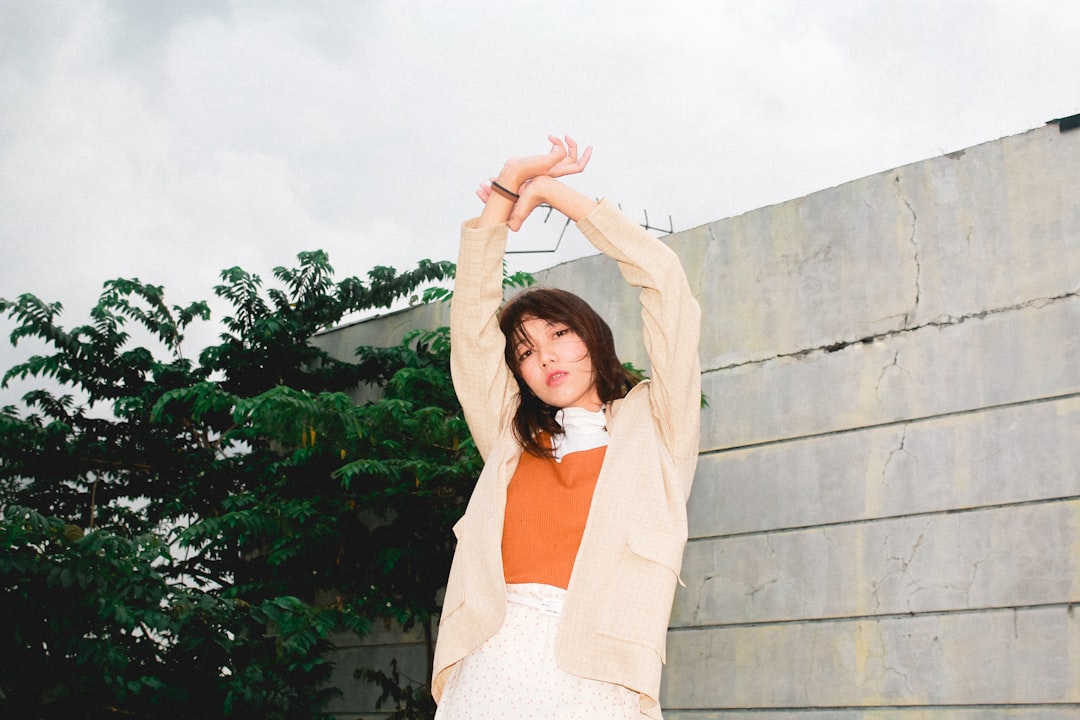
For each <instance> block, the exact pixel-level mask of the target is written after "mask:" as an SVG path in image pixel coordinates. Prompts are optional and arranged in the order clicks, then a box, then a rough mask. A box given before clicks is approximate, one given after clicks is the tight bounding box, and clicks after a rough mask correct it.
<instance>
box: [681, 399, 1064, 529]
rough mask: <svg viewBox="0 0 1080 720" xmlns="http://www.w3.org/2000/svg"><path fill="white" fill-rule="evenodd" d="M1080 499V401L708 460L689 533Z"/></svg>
mask: <svg viewBox="0 0 1080 720" xmlns="http://www.w3.org/2000/svg"><path fill="white" fill-rule="evenodd" d="M1076 495H1080V397H1075V396H1074V397H1070V398H1066V399H1063V400H1054V401H1045V402H1037V403H1031V404H1020V405H1010V406H1004V407H999V408H995V409H990V410H983V411H978V412H973V413H964V414H959V415H951V416H947V417H937V418H932V419H929V420H924V421H919V422H911V423H903V424H899V425H892V426H886V427H878V428H871V429H865V430H856V431H852V432H845V433H837V434H831V435H825V436H819V437H812V438H805V439H801V440H793V441H788V442H782V443H775V444H769V445H762V446H757V447H750V448H744V449H741V450H731V451H726V452H720V453H715V454H709V455H705V456H703V457H702V458H701V459H700V460H699V461H698V469H697V477H696V479H695V481H694V489H693V492H692V493H691V495H690V502H689V504H688V513H689V521H690V536H691V537H692V538H694V537H707V536H714V535H732V534H738V533H749V532H760V531H763V530H775V529H784V528H800V527H808V526H814V525H822V524H831V523H841V522H850V521H857V520H866V519H869V518H874V517H888V516H896V515H911V514H915V513H927V512H937V511H942V510H956V509H963V508H972V507H979V506H984V505H1000V504H1008V503H1018V502H1026V501H1033V500H1045V499H1048V498H1060V497H1069V496H1076Z"/></svg>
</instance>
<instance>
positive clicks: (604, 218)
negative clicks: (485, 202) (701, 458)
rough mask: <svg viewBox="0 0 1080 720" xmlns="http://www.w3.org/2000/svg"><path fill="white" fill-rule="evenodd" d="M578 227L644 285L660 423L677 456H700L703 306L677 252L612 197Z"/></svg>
mask: <svg viewBox="0 0 1080 720" xmlns="http://www.w3.org/2000/svg"><path fill="white" fill-rule="evenodd" d="M578 228H579V229H580V230H581V232H582V233H583V234H584V235H585V237H586V238H587V239H588V240H589V242H591V243H592V244H593V245H594V246H596V248H597V249H598V250H600V251H601V252H602V253H604V254H605V255H608V256H609V257H611V258H613V259H614V260H615V261H616V262H617V263H618V266H619V270H620V272H621V273H622V275H623V278H624V279H625V280H626V281H627V282H628V283H629V284H630V285H633V286H635V287H640V288H641V319H642V332H643V339H644V342H645V350H646V352H647V353H648V354H649V361H650V363H651V364H652V373H651V385H652V387H651V388H650V391H649V397H650V401H651V403H652V412H653V416H654V418H655V421H656V424H657V429H658V432H659V434H660V438H661V441H662V443H663V444H664V446H665V447H666V449H667V451H668V452H669V453H670V454H671V455H672V457H674V458H675V459H676V460H677V461H689V460H696V458H697V454H698V434H699V428H700V416H701V363H700V360H699V357H698V341H699V338H700V334H701V308H700V306H699V305H698V302H697V300H695V299H694V297H693V294H692V293H691V291H690V286H689V284H688V283H687V281H686V273H685V272H684V271H683V268H682V264H681V263H680V262H679V258H678V256H677V255H675V252H674V251H673V250H672V249H671V248H669V247H668V246H667V245H665V244H664V243H663V242H661V241H660V240H658V239H657V238H655V237H653V236H652V235H649V234H648V233H647V232H645V230H644V229H643V228H642V227H641V226H640V225H638V224H637V223H635V222H634V221H632V220H630V219H629V218H627V217H626V216H625V215H623V214H622V213H621V212H620V211H619V210H618V208H617V207H616V206H615V205H614V204H613V203H611V202H610V201H608V200H603V201H601V202H600V203H599V205H598V206H597V208H596V209H595V210H594V211H592V212H591V213H589V215H588V216H586V217H584V218H582V219H581V220H580V221H579V222H578ZM692 479H693V478H692V475H691V476H690V477H689V478H688V479H687V480H686V483H687V486H686V487H685V488H684V490H685V491H686V493H687V494H689V491H690V488H689V482H691V481H692Z"/></svg>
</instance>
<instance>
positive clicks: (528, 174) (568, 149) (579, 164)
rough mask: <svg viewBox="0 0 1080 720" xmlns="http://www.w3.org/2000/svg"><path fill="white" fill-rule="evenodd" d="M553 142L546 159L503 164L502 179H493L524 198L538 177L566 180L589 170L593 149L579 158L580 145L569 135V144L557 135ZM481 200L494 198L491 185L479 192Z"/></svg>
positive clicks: (530, 158)
mask: <svg viewBox="0 0 1080 720" xmlns="http://www.w3.org/2000/svg"><path fill="white" fill-rule="evenodd" d="M548 140H550V141H551V150H549V151H548V152H547V153H546V154H544V155H528V156H525V157H519V158H511V159H509V160H507V161H506V163H504V164H503V168H502V170H501V171H500V172H499V175H498V177H495V178H492V179H491V180H492V182H497V183H499V184H500V185H502V186H503V187H504V188H506V189H507V190H509V191H510V192H513V193H517V194H519V195H520V194H521V191H522V189H523V187H524V186H525V184H526V183H528V182H529V181H530V180H532V179H533V178H535V177H539V176H541V175H547V176H548V177H553V178H555V177H563V176H564V175H575V174H577V173H579V172H581V171H583V170H584V169H585V166H586V165H588V164H589V158H591V157H592V146H591V145H590V146H588V147H586V148H585V150H584V151H583V152H581V154H580V155H579V154H578V144H577V142H575V141H574V139H573V138H572V137H570V136H569V135H567V136H566V141H565V143H564V142H563V140H562V139H561V138H558V137H556V136H555V135H548ZM476 194H477V196H479V198H480V199H481V200H483V201H484V202H487V201H488V198H489V197H491V185H489V184H486V183H485V184H482V185H481V186H480V188H479V189H478V190H477V191H476Z"/></svg>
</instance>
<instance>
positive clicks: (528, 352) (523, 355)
mask: <svg viewBox="0 0 1080 720" xmlns="http://www.w3.org/2000/svg"><path fill="white" fill-rule="evenodd" d="M532 352H533V351H532V350H522V351H521V352H520V353H518V362H521V361H522V360H528V358H529V356H530V355H532Z"/></svg>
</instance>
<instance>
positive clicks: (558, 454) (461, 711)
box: [432, 137, 701, 720]
mask: <svg viewBox="0 0 1080 720" xmlns="http://www.w3.org/2000/svg"><path fill="white" fill-rule="evenodd" d="M549 139H550V140H551V142H552V147H551V151H550V152H549V153H547V154H546V155H535V156H530V157H523V158H516V159H512V160H508V161H507V162H506V164H505V165H504V166H503V168H502V170H501V171H500V172H499V175H498V177H497V178H495V179H494V180H493V181H492V182H491V184H490V186H489V185H482V186H481V188H480V190H479V191H478V194H479V195H480V198H481V199H482V200H483V201H484V210H483V212H482V213H481V215H480V217H479V218H476V219H474V220H470V221H468V222H466V223H465V224H464V225H463V226H462V232H461V248H460V254H459V258H458V266H457V279H456V282H455V286H454V297H453V301H452V307H451V319H450V323H451V328H450V330H451V366H452V371H453V378H454V388H455V390H456V391H457V394H458V398H459V399H460V400H461V404H462V407H463V408H464V410H465V418H466V420H467V422H468V424H469V429H470V430H471V432H472V435H473V439H474V440H475V442H476V446H477V448H478V449H479V451H480V454H481V456H482V457H483V458H484V461H485V466H484V470H483V472H482V473H481V475H480V478H479V479H478V480H477V483H476V488H475V490H474V491H473V495H472V497H471V498H470V500H469V505H468V508H467V509H466V511H465V514H464V516H463V517H462V518H461V520H460V521H459V522H458V523H457V525H455V526H454V533H455V535H456V536H457V541H458V544H457V550H456V552H455V555H454V561H453V565H452V567H451V570H450V579H449V581H448V583H447V587H446V596H445V599H444V601H443V609H442V616H441V619H440V622H439V633H438V643H437V646H436V650H435V667H434V680H433V683H432V685H433V687H432V693H433V694H434V696H435V699H436V701H437V702H438V703H439V709H438V713H437V715H436V717H437V718H438V719H439V720H461V719H463V718H469V719H470V720H483V719H485V718H492V719H495V718H498V719H499V720H503V719H512V720H527V719H529V718H536V719H538V720H539V719H540V718H543V719H545V720H555V719H558V720H571V719H577V718H580V719H582V720H608V719H609V718H617V719H619V720H623V719H626V720H630V719H633V718H640V717H642V716H646V717H650V718H660V707H659V704H658V700H657V698H658V695H659V690H660V671H661V666H662V663H663V661H664V652H665V650H664V648H665V638H666V634H667V624H668V619H669V616H670V613H671V603H672V599H673V596H674V592H675V584H676V582H677V580H678V572H679V567H680V565H681V564H682V552H683V546H684V545H685V543H686V498H687V495H688V494H689V492H690V484H691V482H692V480H693V475H694V467H695V464H696V462H697V451H698V416H699V407H700V402H701V390H700V366H699V362H698V334H699V325H700V310H699V308H698V304H697V302H696V301H695V300H694V299H693V297H692V296H691V293H690V289H689V287H688V286H687V282H686V277H685V275H684V273H683V270H682V267H681V266H680V264H679V261H678V258H677V257H676V256H675V254H674V253H673V252H672V251H671V250H670V249H669V248H668V247H667V246H666V245H664V244H663V243H662V242H660V241H659V240H657V239H656V238H654V237H652V236H650V235H649V234H648V233H646V232H645V231H644V230H643V229H642V228H641V227H639V226H638V225H637V224H636V223H634V222H633V221H631V220H629V219H627V218H626V217H624V216H623V215H622V214H621V213H620V212H619V211H618V210H617V209H616V208H615V207H614V206H613V205H612V204H611V203H609V202H607V201H602V202H599V203H597V202H595V201H593V200H591V199H590V198H588V197H586V196H585V195H582V194H581V193H579V192H577V191H575V190H572V189H571V188H569V187H567V186H566V185H564V184H563V183H562V182H560V181H559V180H557V179H556V178H558V177H560V176H564V175H569V174H573V173H578V172H581V171H582V170H584V169H585V166H586V165H587V164H588V161H589V157H590V150H591V149H586V150H585V151H584V152H583V153H582V154H581V156H580V157H579V156H578V149H577V146H576V144H575V143H574V142H573V141H572V140H571V139H570V138H566V142H565V144H564V143H563V141H562V140H560V139H559V138H555V137H551V138H549ZM541 203H545V204H548V205H550V206H552V207H554V208H555V209H556V210H558V211H559V212H561V213H563V214H564V215H566V216H567V217H569V218H570V219H572V220H574V221H575V222H576V223H577V225H578V228H579V229H580V230H581V231H582V233H583V234H584V235H585V237H586V238H588V240H589V241H590V242H591V243H592V244H593V245H595V246H596V248H597V249H598V250H600V251H601V252H603V253H604V254H606V255H607V256H609V257H611V258H613V259H614V260H615V261H616V262H617V263H618V267H619V269H620V271H621V272H622V275H623V277H624V278H625V279H626V281H627V282H628V283H629V284H630V285H633V286H636V287H640V288H641V289H642V290H641V306H642V313H641V315H642V321H643V329H644V342H645V348H646V350H647V352H648V354H649V359H650V362H651V365H652V377H651V379H650V380H646V381H644V382H642V383H640V384H637V385H636V386H635V382H634V380H633V378H631V377H630V376H628V375H627V374H626V373H625V372H624V370H623V368H622V365H621V363H620V362H619V360H618V358H617V357H616V355H615V346H614V342H613V340H612V337H611V330H610V328H609V327H608V325H607V324H606V323H605V322H604V321H603V320H602V319H601V318H600V317H599V316H598V315H597V314H596V313H595V312H594V311H593V310H592V308H590V307H589V306H588V305H587V304H586V303H585V302H584V301H583V300H581V299H580V298H578V297H577V296H575V295H572V294H571V293H567V292H564V291H561V290H548V289H533V290H527V291H525V292H524V293H521V294H520V295H518V296H517V297H515V298H513V299H512V300H510V302H509V303H508V304H507V305H506V307H504V308H503V309H502V311H501V312H500V310H499V306H500V304H501V303H502V299H503V295H502V261H503V253H504V250H505V247H506V238H507V230H508V229H509V230H515V231H516V230H518V229H519V228H520V227H521V224H522V223H523V222H524V221H525V219H526V218H527V217H528V216H529V214H530V213H531V212H532V211H533V210H534V209H535V208H536V207H537V206H538V205H540V204H541Z"/></svg>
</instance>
